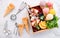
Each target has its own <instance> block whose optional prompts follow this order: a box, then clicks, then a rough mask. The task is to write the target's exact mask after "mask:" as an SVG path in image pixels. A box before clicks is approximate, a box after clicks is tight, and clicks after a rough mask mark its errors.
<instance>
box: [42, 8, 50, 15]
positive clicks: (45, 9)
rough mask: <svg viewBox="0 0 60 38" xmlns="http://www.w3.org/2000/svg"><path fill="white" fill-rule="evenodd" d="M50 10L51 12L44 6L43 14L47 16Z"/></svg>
mask: <svg viewBox="0 0 60 38" xmlns="http://www.w3.org/2000/svg"><path fill="white" fill-rule="evenodd" d="M48 12H49V8H44V9H43V14H44V16H46V15H47V14H48Z"/></svg>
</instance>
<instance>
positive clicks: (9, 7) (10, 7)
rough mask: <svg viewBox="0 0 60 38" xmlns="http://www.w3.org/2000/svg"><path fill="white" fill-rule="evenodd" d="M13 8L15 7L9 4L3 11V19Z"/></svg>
mask: <svg viewBox="0 0 60 38" xmlns="http://www.w3.org/2000/svg"><path fill="white" fill-rule="evenodd" d="M14 8H15V6H14V5H13V4H12V3H10V4H9V6H8V7H7V9H6V10H5V13H4V17H5V16H7V15H8V14H9V13H10V12H11V11H12V10H13V9H14Z"/></svg>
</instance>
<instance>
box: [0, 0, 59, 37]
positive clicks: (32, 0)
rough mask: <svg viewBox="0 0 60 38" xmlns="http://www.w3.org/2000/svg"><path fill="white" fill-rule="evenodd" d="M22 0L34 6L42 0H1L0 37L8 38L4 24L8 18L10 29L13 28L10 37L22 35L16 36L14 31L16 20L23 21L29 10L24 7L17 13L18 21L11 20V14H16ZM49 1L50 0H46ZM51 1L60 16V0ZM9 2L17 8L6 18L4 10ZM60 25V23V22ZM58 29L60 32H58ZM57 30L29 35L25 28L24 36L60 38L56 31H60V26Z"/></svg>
mask: <svg viewBox="0 0 60 38" xmlns="http://www.w3.org/2000/svg"><path fill="white" fill-rule="evenodd" d="M22 1H25V2H27V3H28V4H29V5H31V6H34V5H37V4H38V3H39V2H40V0H38V1H35V0H0V38H7V37H6V35H4V33H3V28H4V24H5V22H6V20H7V21H8V29H9V30H11V33H12V34H11V35H9V37H8V38H20V37H21V36H16V35H15V34H14V33H13V32H14V28H15V22H17V23H22V20H21V19H22V17H26V16H28V15H27V10H26V9H24V10H23V11H22V12H21V13H20V14H18V15H17V17H18V18H17V20H16V21H11V20H10V16H11V14H16V12H17V11H18V8H19V5H20V4H21V2H22ZM46 1H48V0H46ZM50 1H51V2H53V3H54V9H55V10H56V12H57V15H58V16H59V17H60V15H59V14H60V13H59V11H60V3H59V2H60V1H59V0H50ZM9 3H13V4H14V5H15V9H14V10H13V11H12V12H11V13H10V14H9V15H7V16H6V17H5V18H4V17H3V14H4V11H5V9H6V7H7V6H8V4H9ZM58 23H59V22H58ZM59 25H60V23H59ZM57 31H58V32H57ZM57 31H56V29H52V30H47V31H45V32H42V33H38V34H32V32H31V34H30V35H28V34H27V33H26V30H25V29H24V31H23V35H22V38H59V37H60V35H55V33H58V34H59V33H60V28H58V30H57Z"/></svg>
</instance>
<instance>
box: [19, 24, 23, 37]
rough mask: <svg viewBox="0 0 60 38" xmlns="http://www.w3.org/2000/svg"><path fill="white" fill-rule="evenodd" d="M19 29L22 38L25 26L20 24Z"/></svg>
mask: <svg viewBox="0 0 60 38" xmlns="http://www.w3.org/2000/svg"><path fill="white" fill-rule="evenodd" d="M18 29H19V32H20V36H22V33H23V29H24V24H18Z"/></svg>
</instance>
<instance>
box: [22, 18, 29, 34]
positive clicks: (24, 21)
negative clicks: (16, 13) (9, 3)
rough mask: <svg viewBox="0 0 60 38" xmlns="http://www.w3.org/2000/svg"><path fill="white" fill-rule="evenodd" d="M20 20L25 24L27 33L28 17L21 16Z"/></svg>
mask: <svg viewBox="0 0 60 38" xmlns="http://www.w3.org/2000/svg"><path fill="white" fill-rule="evenodd" d="M22 21H23V23H24V26H25V29H26V31H27V33H28V34H29V26H28V18H27V17H25V18H22Z"/></svg>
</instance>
